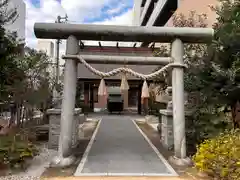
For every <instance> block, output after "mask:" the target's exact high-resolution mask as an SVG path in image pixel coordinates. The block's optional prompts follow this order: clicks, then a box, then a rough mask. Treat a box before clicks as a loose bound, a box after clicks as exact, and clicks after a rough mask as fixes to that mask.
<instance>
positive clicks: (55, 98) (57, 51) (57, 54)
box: [53, 14, 68, 107]
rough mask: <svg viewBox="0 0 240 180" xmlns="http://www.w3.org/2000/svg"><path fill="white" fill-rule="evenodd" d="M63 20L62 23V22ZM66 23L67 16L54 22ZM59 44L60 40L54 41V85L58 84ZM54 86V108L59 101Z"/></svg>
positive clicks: (59, 17)
mask: <svg viewBox="0 0 240 180" xmlns="http://www.w3.org/2000/svg"><path fill="white" fill-rule="evenodd" d="M62 20H63V21H62ZM67 21H68V16H67V14H66V15H65V17H61V16H57V20H56V21H55V23H66V22H67ZM60 44H61V39H57V40H56V44H55V47H56V49H55V56H56V63H54V64H55V65H56V66H55V70H56V77H55V83H56V85H58V84H59V60H60V59H59V56H60V53H59V49H60ZM56 85H55V86H54V90H53V101H55V105H56V107H58V106H60V104H59V102H58V99H59V94H58V92H57V90H56Z"/></svg>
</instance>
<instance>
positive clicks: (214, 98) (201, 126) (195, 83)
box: [156, 11, 228, 151]
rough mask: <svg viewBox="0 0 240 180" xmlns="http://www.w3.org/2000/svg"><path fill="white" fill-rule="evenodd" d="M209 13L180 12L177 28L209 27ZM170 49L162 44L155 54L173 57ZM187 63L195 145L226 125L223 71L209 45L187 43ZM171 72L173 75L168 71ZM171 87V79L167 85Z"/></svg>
mask: <svg viewBox="0 0 240 180" xmlns="http://www.w3.org/2000/svg"><path fill="white" fill-rule="evenodd" d="M206 20H207V16H206V15H205V14H200V15H198V14H196V13H195V12H194V11H193V12H190V14H189V15H188V16H184V15H183V14H177V15H174V17H173V24H174V26H175V27H207V21H206ZM169 49H170V48H168V47H164V46H163V47H161V48H160V50H161V51H159V52H157V53H156V55H158V56H159V55H161V56H162V54H163V56H170V51H169ZM184 51H185V54H184V62H185V64H187V66H188V69H187V70H186V71H185V73H184V85H185V91H186V92H187V93H188V108H189V109H191V110H192V111H193V112H194V113H193V115H192V118H190V119H187V121H186V123H187V126H188V127H187V142H188V144H189V145H193V148H194V149H193V151H194V150H195V147H194V146H195V145H196V144H198V143H200V142H201V141H202V140H203V139H205V138H209V137H211V136H215V135H216V134H218V133H219V132H221V131H222V130H224V129H225V128H226V126H227V125H228V123H227V122H226V118H225V114H224V113H223V111H222V107H223V106H224V104H223V102H221V100H219V99H221V92H220V91H219V87H221V86H222V80H223V77H224V76H223V74H222V73H220V72H219V71H218V70H217V68H216V67H217V65H216V63H215V62H214V61H213V57H215V56H214V53H213V52H214V49H213V47H212V46H210V45H207V44H184ZM169 75H170V74H169ZM166 86H169V80H168V81H167V82H166V84H165V87H166Z"/></svg>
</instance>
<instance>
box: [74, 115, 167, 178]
mask: <svg viewBox="0 0 240 180" xmlns="http://www.w3.org/2000/svg"><path fill="white" fill-rule="evenodd" d="M85 173H129V174H132V173H145V174H148V173H152V174H165V175H167V174H168V175H171V170H169V169H168V167H167V166H166V165H165V164H164V162H163V161H162V159H160V158H159V157H158V156H157V154H156V153H155V152H154V150H153V148H152V147H151V146H150V145H149V143H148V142H147V141H146V140H145V139H144V137H143V136H142V134H141V133H140V132H139V130H138V129H137V127H136V126H135V124H134V123H133V122H132V121H131V119H130V117H129V116H124V115H121V116H118V115H109V116H103V118H102V122H101V125H100V127H99V130H98V133H97V135H96V139H95V141H94V143H93V146H92V148H91V150H90V152H89V154H88V158H87V161H86V163H85V164H84V166H83V169H80V166H79V167H78V168H77V171H76V173H75V176H78V175H83V174H85Z"/></svg>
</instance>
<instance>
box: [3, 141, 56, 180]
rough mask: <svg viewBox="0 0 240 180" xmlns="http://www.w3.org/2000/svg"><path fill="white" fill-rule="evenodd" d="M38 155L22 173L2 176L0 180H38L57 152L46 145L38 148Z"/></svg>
mask: <svg viewBox="0 0 240 180" xmlns="http://www.w3.org/2000/svg"><path fill="white" fill-rule="evenodd" d="M40 149H41V150H40V154H39V155H38V156H36V157H34V158H33V160H32V162H31V164H30V166H29V168H28V169H27V170H26V171H25V172H22V173H19V174H15V175H9V176H3V177H0V180H40V176H41V175H42V173H43V172H44V170H45V169H46V168H47V167H48V166H49V163H50V161H51V159H52V158H53V157H54V156H56V155H57V151H54V150H50V149H47V148H46V144H45V145H42V146H41V147H40Z"/></svg>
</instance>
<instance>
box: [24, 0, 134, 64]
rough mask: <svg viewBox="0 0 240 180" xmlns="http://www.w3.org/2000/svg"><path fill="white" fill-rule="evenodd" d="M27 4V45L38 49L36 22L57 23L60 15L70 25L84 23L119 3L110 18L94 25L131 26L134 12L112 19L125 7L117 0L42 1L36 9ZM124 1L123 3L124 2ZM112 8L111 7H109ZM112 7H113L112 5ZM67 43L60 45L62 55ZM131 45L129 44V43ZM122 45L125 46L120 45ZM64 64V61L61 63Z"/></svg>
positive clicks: (110, 10)
mask: <svg viewBox="0 0 240 180" xmlns="http://www.w3.org/2000/svg"><path fill="white" fill-rule="evenodd" d="M24 1H25V3H26V11H27V12H26V17H27V18H26V44H27V46H29V47H32V48H36V44H37V39H36V38H35V36H34V32H33V26H34V23H35V22H55V20H56V18H57V16H58V15H60V16H65V14H67V15H68V17H69V23H71V22H73V23H82V22H83V20H84V19H86V18H88V19H89V18H94V17H99V16H100V15H101V13H102V12H101V9H102V7H104V6H107V5H109V4H110V3H113V2H115V3H118V5H116V6H114V7H112V8H110V9H109V10H108V12H107V13H109V15H110V17H109V18H107V19H103V20H102V21H99V22H94V24H105V25H131V24H132V10H131V9H130V10H128V11H127V12H125V13H123V14H121V15H119V16H116V17H111V14H114V13H119V12H121V8H122V9H123V8H124V7H125V4H124V3H121V1H120V2H119V0H118V1H116V0H71V1H70V0H62V1H61V4H60V3H59V2H58V1H56V0H40V1H41V3H40V7H39V8H36V7H34V6H33V5H32V4H31V2H30V0H24ZM124 1H125V0H123V1H122V2H124ZM109 6H110V5H109ZM111 6H112V5H111ZM65 44H66V43H65V41H63V43H62V44H61V45H60V54H61V55H62V54H65V46H66V45H65ZM86 44H89V45H90V44H91V45H98V43H97V42H88V43H86ZM103 44H104V45H110V46H111V45H115V44H116V43H115V42H114V43H113V42H105V43H103ZM128 44H129V43H128ZM120 45H122V46H123V45H124V44H122V43H120ZM61 64H63V61H62V62H61Z"/></svg>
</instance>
